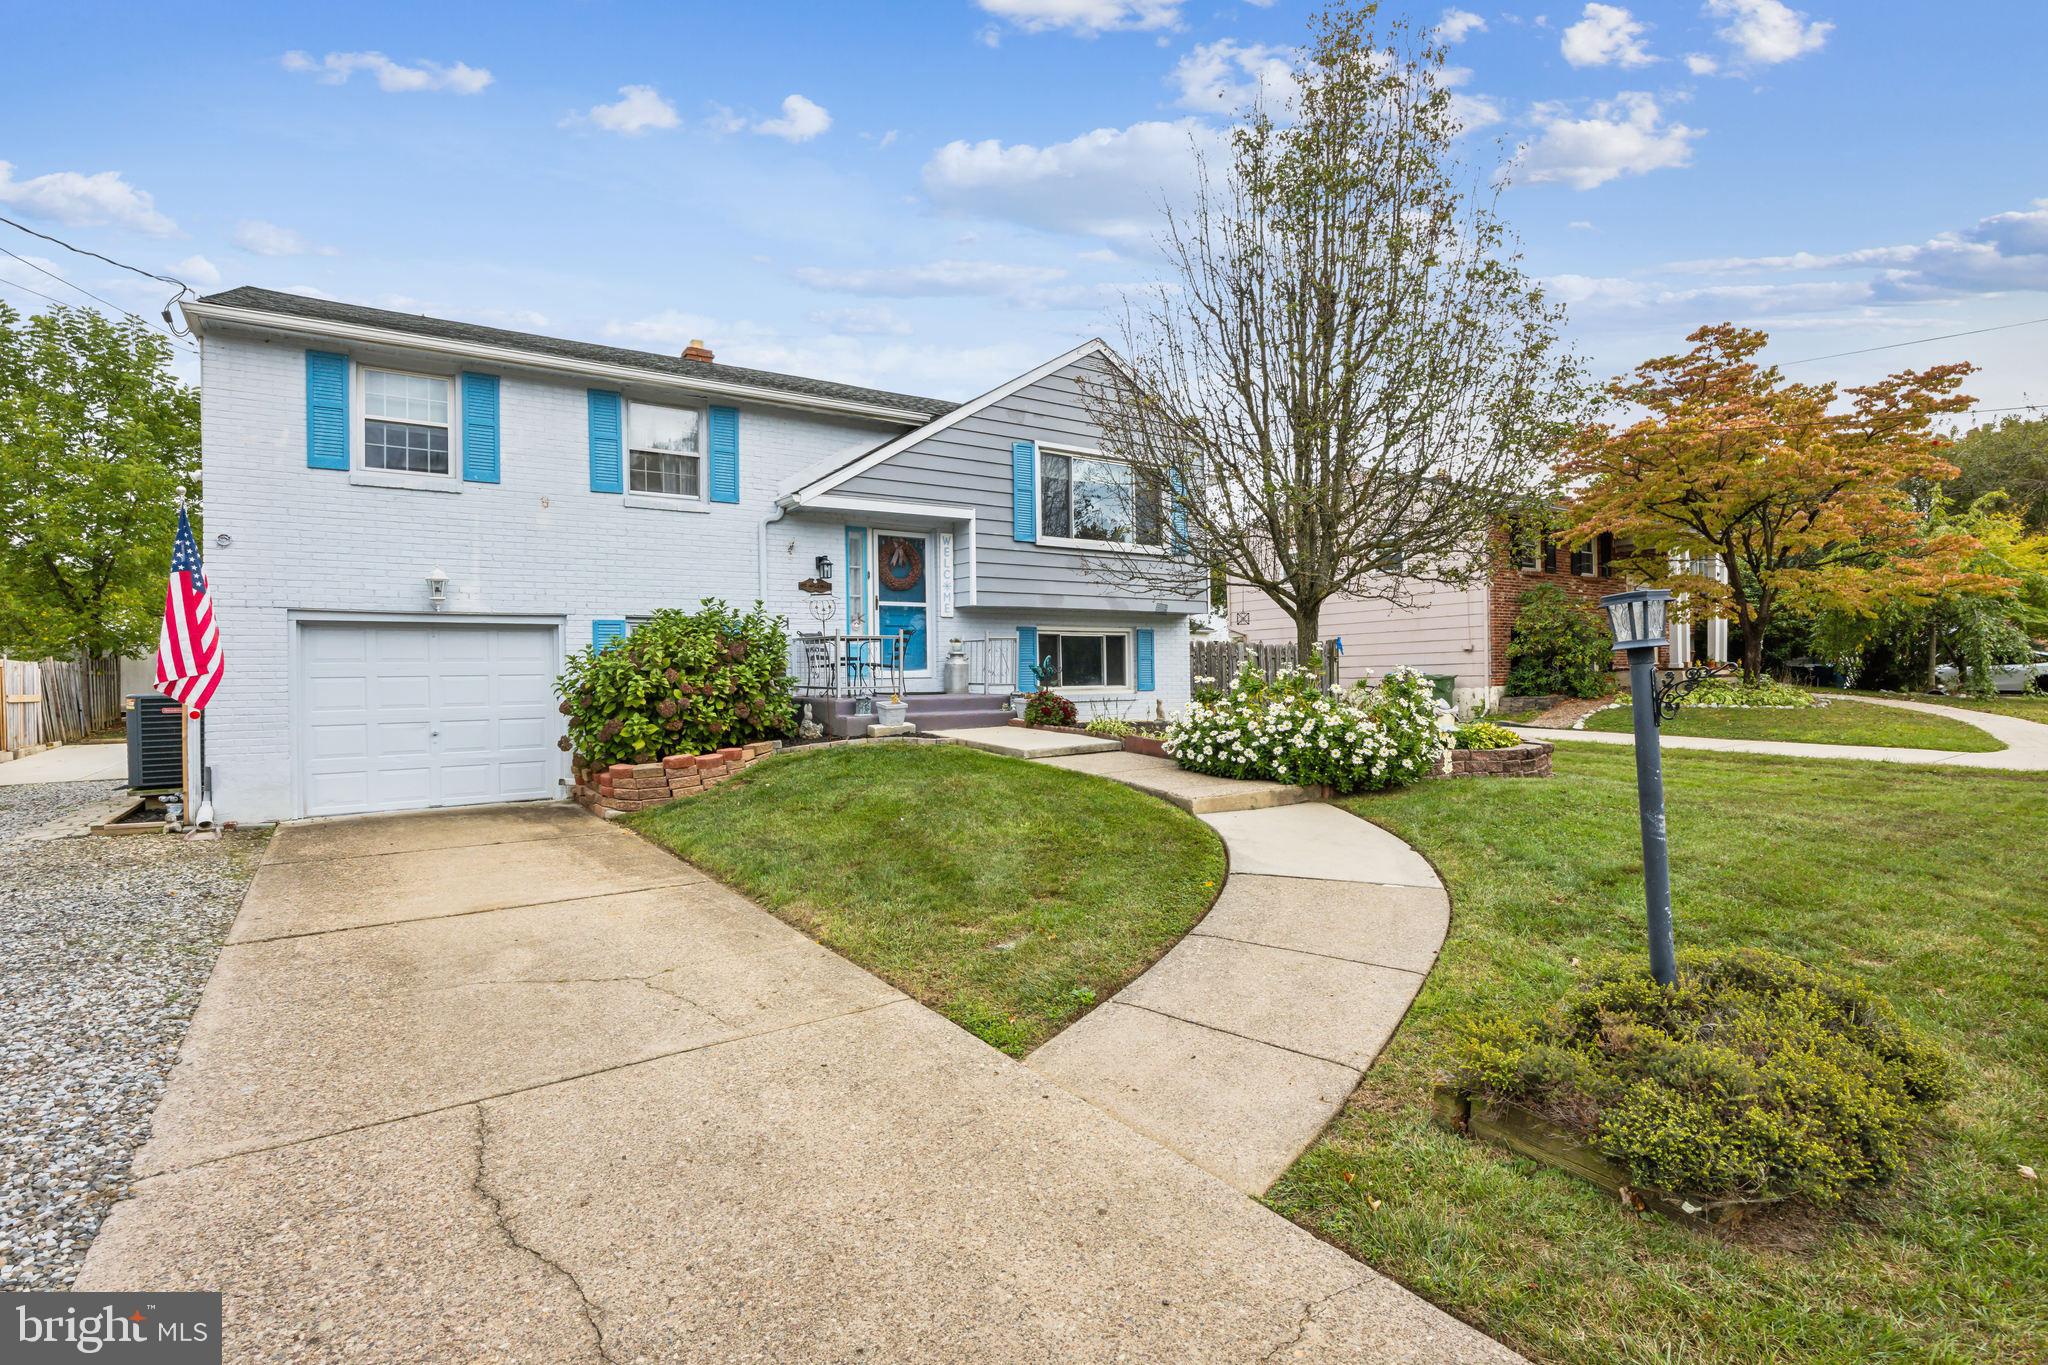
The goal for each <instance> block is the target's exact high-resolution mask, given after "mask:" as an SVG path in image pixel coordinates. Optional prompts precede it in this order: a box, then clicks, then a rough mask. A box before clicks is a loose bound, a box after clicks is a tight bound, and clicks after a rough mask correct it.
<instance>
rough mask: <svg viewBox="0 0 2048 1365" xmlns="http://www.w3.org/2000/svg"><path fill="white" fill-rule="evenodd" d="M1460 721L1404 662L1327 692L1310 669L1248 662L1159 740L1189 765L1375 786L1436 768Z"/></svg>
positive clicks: (1312, 782)
mask: <svg viewBox="0 0 2048 1365" xmlns="http://www.w3.org/2000/svg"><path fill="white" fill-rule="evenodd" d="M1456 728H1457V722H1456V720H1455V719H1454V718H1453V716H1452V715H1451V711H1450V708H1449V707H1447V706H1445V705H1444V704H1443V703H1442V702H1440V701H1439V700H1437V698H1436V695H1435V693H1434V692H1433V691H1432V690H1431V688H1430V685H1429V683H1428V682H1427V681H1425V680H1424V679H1423V677H1422V675H1421V674H1419V673H1416V672H1414V671H1413V670H1410V669H1395V670H1393V671H1391V672H1389V673H1388V674H1387V675H1386V676H1385V678H1383V679H1382V680H1381V682H1380V685H1379V686H1378V687H1376V688H1367V687H1364V686H1363V685H1361V686H1359V687H1354V688H1352V689H1350V690H1348V691H1344V692H1333V693H1325V692H1323V691H1322V690H1321V688H1320V686H1319V684H1318V682H1317V679H1316V677H1315V676H1314V675H1313V674H1312V673H1310V672H1308V671H1306V670H1302V669H1290V670H1284V671H1282V672H1281V673H1280V674H1279V675H1278V676H1277V677H1276V678H1274V679H1273V680H1272V681H1271V682H1268V681H1267V680H1266V679H1265V678H1264V677H1262V676H1261V675H1260V674H1259V673H1258V672H1257V671H1256V670H1254V669H1251V668H1247V669H1246V670H1245V671H1244V672H1242V673H1240V674H1238V676H1237V678H1236V680H1235V681H1234V682H1232V683H1231V685H1230V689H1229V691H1227V692H1225V693H1224V694H1222V695H1221V696H1220V697H1216V698H1214V699H1211V700H1197V701H1195V702H1193V703H1191V704H1190V705H1189V706H1188V709H1187V710H1186V711H1185V712H1183V713H1182V715H1181V716H1180V718H1179V719H1178V720H1176V721H1175V722H1174V723H1173V724H1172V725H1171V726H1169V727H1168V728H1167V732H1166V742H1165V749H1166V753H1167V754H1168V756H1169V757H1171V758H1172V759H1173V760H1174V762H1176V763H1178V764H1179V765H1180V766H1181V767H1183V768H1186V769H1188V770H1189V771H1191V772H1199V773H1209V774H1212V775H1213V776H1217V777H1237V778H1254V779H1263V780H1266V781H1272V782H1291V783H1295V784H1297V785H1300V786H1324V787H1329V788H1331V789H1332V790H1333V791H1338V792H1357V791H1374V790H1377V789H1379V788H1382V787H1392V786H1398V785H1400V784H1402V783H1405V782H1414V781H1417V780H1419V779H1421V778H1424V777H1428V776H1429V775H1430V774H1432V773H1434V772H1436V771H1437V770H1438V769H1440V768H1441V767H1442V766H1443V763H1444V756H1445V754H1446V753H1448V752H1449V751H1450V748H1451V736H1452V734H1453V732H1454V731H1455V730H1456Z"/></svg>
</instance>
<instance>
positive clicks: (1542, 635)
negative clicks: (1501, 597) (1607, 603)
mask: <svg viewBox="0 0 2048 1365" xmlns="http://www.w3.org/2000/svg"><path fill="white" fill-rule="evenodd" d="M1613 661H1614V642H1613V638H1612V637H1611V636H1610V635H1609V634H1608V632H1607V625H1606V623H1605V622H1604V621H1603V620H1602V619H1601V616H1600V614H1599V612H1597V611H1595V610H1594V609H1593V608H1592V607H1589V606H1584V605H1581V604H1580V603H1577V602H1574V601H1572V599H1571V598H1570V597H1568V596H1566V595H1565V591H1564V589H1563V588H1560V587H1557V586H1555V585H1554V584H1550V583H1543V584H1539V585H1537V586H1536V587H1533V588H1531V589H1529V591H1527V592H1525V593H1523V594H1522V596H1521V600H1520V601H1519V602H1517V603H1516V605H1515V624H1514V627H1513V629H1512V630H1511V632H1510V633H1509V636H1508V691H1509V692H1511V693H1513V694H1514V695H1516V696H1521V697H1547V696H1552V695H1555V696H1563V697H1601V696H1605V695H1606V694H1607V693H1609V692H1611V691H1612V690H1613V689H1614V683H1613V679H1612V676H1611V667H1612V664H1613Z"/></svg>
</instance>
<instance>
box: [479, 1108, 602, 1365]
mask: <svg viewBox="0 0 2048 1365" xmlns="http://www.w3.org/2000/svg"><path fill="white" fill-rule="evenodd" d="M471 1108H472V1109H473V1110H474V1111H475V1113H476V1174H475V1175H474V1176H473V1177H471V1179H470V1182H469V1187H470V1189H471V1191H473V1192H474V1193H475V1195H476V1197H477V1198H478V1199H480V1200H482V1201H483V1202H484V1205H485V1206H486V1207H487V1208H489V1209H490V1213H491V1223H492V1225H493V1226H495V1227H496V1228H497V1229H498V1232H499V1234H500V1235H502V1236H503V1237H504V1239H505V1244H506V1245H507V1246H510V1247H512V1248H513V1249H514V1250H516V1251H523V1252H525V1253H526V1254H527V1255H529V1256H531V1257H533V1259H534V1260H536V1261H538V1262H540V1263H541V1264H542V1265H544V1266H546V1267H547V1268H548V1269H549V1270H552V1271H554V1272H555V1274H557V1275H559V1276H561V1277H562V1279H564V1280H565V1281H567V1282H568V1285H569V1288H570V1289H572V1290H574V1291H575V1294H576V1302H577V1304H578V1306H579V1309H580V1311H581V1312H582V1314H583V1321H584V1322H585V1324H587V1325H588V1326H589V1328H590V1334H591V1338H592V1340H593V1341H594V1342H595V1343H596V1346H597V1358H598V1359H599V1360H602V1361H605V1362H607V1365H609V1362H610V1361H611V1359H612V1355H611V1349H610V1347H609V1346H607V1345H606V1343H605V1339H604V1324H603V1323H602V1322H600V1321H599V1318H600V1316H601V1314H602V1311H603V1310H601V1309H600V1308H599V1307H598V1306H597V1305H596V1304H595V1303H593V1302H592V1301H591V1298H590V1295H589V1294H588V1293H586V1292H584V1288H583V1281H581V1280H579V1279H578V1278H576V1273H575V1272H574V1271H572V1270H570V1269H569V1268H568V1267H567V1266H565V1265H563V1264H562V1263H561V1262H560V1261H557V1260H556V1259H554V1258H553V1257H552V1256H549V1255H548V1254H547V1253H546V1252H544V1251H542V1250H541V1249H540V1248H539V1247H536V1246H534V1245H533V1244H532V1243H530V1242H525V1241H521V1240H520V1237H519V1234H518V1233H517V1232H515V1231H513V1228H512V1221H513V1220H512V1216H511V1215H509V1214H507V1213H506V1212H505V1202H504V1201H503V1200H502V1199H500V1198H499V1197H498V1196H497V1195H495V1194H493V1193H491V1189H490V1186H489V1184H488V1178H489V1169H490V1130H491V1123H490V1118H489V1116H488V1115H486V1114H485V1113H484V1107H483V1106H482V1105H481V1104H478V1105H472V1106H471Z"/></svg>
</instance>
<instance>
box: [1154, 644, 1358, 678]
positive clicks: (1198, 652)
mask: <svg viewBox="0 0 2048 1365" xmlns="http://www.w3.org/2000/svg"><path fill="white" fill-rule="evenodd" d="M1336 646H1337V642H1336V641H1335V640H1325V641H1323V645H1322V652H1323V670H1322V672H1323V686H1325V687H1335V686H1336V685H1337V665H1338V662H1339V655H1338V653H1337V647H1336ZM1247 659H1249V660H1250V661H1251V663H1252V666H1253V667H1254V668H1256V669H1258V670H1259V672H1261V673H1263V674H1265V675H1266V680H1267V681H1268V682H1270V681H1272V679H1273V675H1274V674H1276V673H1278V672H1279V671H1280V670H1281V669H1283V668H1297V667H1299V666H1300V665H1301V649H1300V647H1299V646H1297V645H1291V644H1287V645H1266V644H1258V643H1256V642H1253V641H1250V640H1190V641H1188V667H1189V670H1190V673H1191V675H1192V676H1193V677H1195V678H1196V679H1198V680H1199V679H1202V678H1208V679H1210V680H1211V681H1212V682H1213V683H1214V684H1215V685H1216V686H1218V687H1227V686H1229V685H1230V680H1231V679H1232V678H1234V677H1236V676H1237V674H1238V670H1239V669H1241V668H1243V667H1244V665H1245V661H1246V660H1247ZM1196 685H1197V686H1200V683H1199V681H1198V682H1197V684H1196Z"/></svg>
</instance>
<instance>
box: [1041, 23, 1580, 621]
mask: <svg viewBox="0 0 2048 1365" xmlns="http://www.w3.org/2000/svg"><path fill="white" fill-rule="evenodd" d="M1375 8H1376V7H1375V6H1372V5H1369V4H1368V5H1363V6H1350V5H1343V4H1339V5H1337V6H1336V7H1334V8H1332V9H1330V10H1329V11H1327V12H1325V13H1324V14H1322V15H1320V16H1319V17H1318V18H1317V19H1316V20H1315V21H1314V22H1313V25H1312V28H1311V35H1310V42H1309V44H1308V45H1307V46H1306V47H1305V48H1303V49H1302V50H1301V51H1300V52H1299V53H1298V54H1297V57H1296V62H1295V79H1296V82H1297V85H1298V90H1297V91H1296V92H1295V93H1294V94H1293V96H1292V98H1291V99H1288V100H1285V101H1284V103H1285V104H1286V105H1287V106H1289V107H1285V108H1280V109H1278V110H1277V112H1276V110H1275V109H1273V108H1269V107H1267V106H1268V101H1267V100H1266V99H1265V98H1263V97H1262V99H1261V101H1260V102H1258V103H1257V104H1255V105H1254V107H1252V108H1250V109H1248V110H1246V111H1244V113H1243V115H1242V118H1241V121H1240V122H1239V124H1238V126H1237V127H1235V128H1234V129H1233V131H1232V135H1231V143H1230V147H1231V150H1230V156H1229V164H1228V166H1227V168H1224V169H1223V170H1222V171H1221V172H1220V173H1218V172H1216V171H1215V170H1213V169H1212V168H1211V167H1209V166H1206V165H1205V166H1204V167H1203V168H1202V174H1201V175H1200V177H1199V178H1198V184H1197V187H1196V190H1195V192H1194V194H1193V198H1192V202H1191V203H1190V204H1189V205H1187V206H1186V207H1183V208H1179V209H1174V208H1169V209H1167V211H1166V224H1165V228H1164V231H1163V233H1162V235H1161V239H1160V246H1161V249H1162V251H1163V253H1164V255H1165V257H1166V261H1167V270H1166V278H1164V279H1163V280H1162V281H1160V283H1159V285H1158V287H1156V288H1154V289H1152V290H1149V291H1147V292H1146V293H1145V294H1143V295H1142V296H1140V297H1139V298H1138V299H1137V300H1136V301H1134V302H1133V303H1132V304H1131V305H1130V306H1129V308H1128V309H1127V311H1126V313H1125V317H1124V326H1123V334H1122V339H1121V340H1122V344H1121V348H1120V349H1121V350H1122V353H1123V357H1124V364H1123V365H1121V366H1117V365H1108V366H1105V367H1103V369H1102V370H1101V371H1100V372H1099V374H1098V376H1097V378H1095V379H1094V380H1091V381H1088V382H1084V384H1083V385H1082V390H1083V394H1084V398H1085V401H1086V402H1087V404H1088V406H1089V408H1090V412H1091V415H1092V416H1093V417H1094V418H1095V420H1096V422H1097V423H1098V425H1099V426H1100V428H1101V430H1102V434H1103V442H1104V451H1103V453H1104V454H1105V455H1106V456H1108V457H1110V458H1111V459H1113V460H1115V461H1120V462H1122V464H1123V465H1126V466H1128V467H1129V469H1130V471H1131V473H1130V474H1129V475H1127V476H1124V482H1123V484H1122V485H1121V486H1122V487H1123V488H1125V489H1127V490H1128V493H1129V496H1130V497H1131V498H1132V500H1133V501H1134V502H1135V504H1136V506H1135V509H1134V510H1133V512H1132V513H1131V514H1129V515H1128V516H1127V517H1125V518H1124V519H1123V525H1125V526H1128V527H1131V528H1134V529H1141V528H1143V527H1144V526H1146V525H1147V524H1148V523H1149V525H1151V526H1153V527H1159V528H1161V529H1160V531H1159V532H1158V534H1156V535H1155V536H1154V537H1153V540H1154V541H1155V543H1158V544H1159V545H1160V547H1161V548H1172V549H1175V550H1179V551H1182V552H1183V553H1179V554H1158V553H1143V552H1137V551H1119V552H1113V553H1105V554H1100V555H1097V556H1094V557H1093V559H1092V560H1091V572H1094V573H1096V574H1098V575H1101V576H1105V577H1109V578H1112V579H1114V580H1116V581H1118V582H1120V583H1123V584H1125V585H1128V586H1130V587H1131V588H1132V589H1133V590H1135V591H1140V592H1145V593H1149V594H1153V595H1160V596H1165V595H1169V594H1170V595H1173V596H1178V597H1183V598H1185V597H1193V596H1204V595H1206V592H1207V587H1206V584H1207V578H1208V575H1209V574H1210V573H1211V572H1213V571H1216V570H1219V569H1220V570H1221V572H1223V573H1224V574H1226V575H1227V576H1228V577H1230V578H1231V579H1234V580H1237V581H1241V582H1244V583H1247V584H1250V585H1251V586H1252V587H1254V588H1257V589H1259V590H1260V591H1262V592H1264V593H1265V594H1266V595H1267V596H1268V597H1270V598H1272V599H1273V601H1274V602H1275V603H1277V604H1278V605H1279V606H1280V607H1281V608H1282V609H1284V610H1285V611H1286V612H1287V613H1288V615H1289V616H1290V617H1292V618H1293V620H1294V624H1295V632H1296V639H1297V641H1298V643H1299V644H1300V646H1301V648H1302V649H1303V650H1304V657H1306V653H1305V652H1306V651H1307V650H1309V649H1311V648H1313V647H1314V646H1315V645H1316V643H1317V641H1318V638H1319V627H1320V618H1321V615H1322V611H1323V606H1324V604H1325V603H1326V602H1328V601H1329V600H1330V599H1331V598H1332V597H1334V596H1337V595H1339V594H1350V595H1357V596H1363V597H1375V598H1382V599H1387V600H1393V601H1401V600H1404V599H1405V598H1406V596H1407V595H1408V594H1409V593H1410V592H1411V591H1412V588H1413V585H1414V584H1417V583H1451V584H1462V583H1466V582H1470V581H1472V580H1474V579H1475V578H1477V577H1478V576H1480V575H1483V574H1484V573H1485V572H1486V570H1487V568H1488V563H1489V552H1488V548H1487V547H1488V544H1489V538H1490V537H1491V536H1492V535H1493V534H1494V533H1495V532H1497V531H1498V529H1499V528H1500V527H1501V525H1502V524H1503V522H1504V521H1505V520H1506V519H1507V518H1509V517H1510V516H1512V515H1513V514H1515V513H1516V512H1517V511H1520V510H1523V509H1525V508H1527V507H1528V506H1530V505H1531V504H1532V503H1535V502H1537V501H1539V500H1541V499H1542V498H1543V497H1544V496H1546V494H1547V492H1548V490H1549V487H1550V481H1551V477H1552V476H1551V464H1552V461H1553V458H1554V457H1555V455H1556V454H1557V453H1558V452H1559V450H1560V448H1561V447H1562V445H1563V443H1564V441H1565V439H1566V437H1567V436H1568V434H1569V432H1570V430H1571V428H1572V426H1573V425H1574V423H1575V421H1576V420H1577V417H1578V416H1579V414H1580V413H1581V411H1582V410H1583V405H1584V401H1585V395H1586V387H1587V386H1586V384H1585V381H1584V377H1583V374H1582V371H1581V367H1580V365H1579V363H1578V362H1577V360H1576V359H1575V358H1574V357H1573V356H1572V355H1571V354H1570V353H1569V352H1568V351H1567V349H1566V348H1565V347H1564V346H1563V345H1562V344H1561V343H1560V341H1559V339H1558V329H1559V327H1560V325H1561V323H1562V320H1563V319H1562V312H1561V310H1560V309H1558V308H1557V307H1556V306H1554V305H1552V304H1551V303H1550V302H1549V301H1548V300H1547V299H1546V298H1545V297H1544V295H1543V293H1542V291H1541V290H1540V289H1539V288H1538V287H1537V286H1536V284H1535V283H1534V282H1533V281H1532V280H1530V279H1529V278H1528V277H1527V276H1526V275H1525V274H1524V272H1523V270H1522V268H1521V261H1520V256H1519V253H1518V250H1517V248H1516V246H1515V243H1514V240H1513V238H1512V235H1511V234H1510V232H1509V230H1508V228H1507V226H1506V224H1505V223H1504V222H1503V221H1502V219H1501V217H1500V216H1499V214H1498V212H1497V211H1496V205H1497V198H1498V194H1499V182H1498V181H1497V180H1496V181H1495V182H1494V183H1493V184H1492V185H1490V186H1489V185H1488V184H1487V183H1486V180H1485V177H1483V176H1477V175H1473V174H1471V173H1469V172H1468V171H1467V169H1466V168H1465V167H1464V166H1463V165H1462V164H1461V163H1460V161H1459V160H1458V157H1457V154H1456V149H1455V146H1454V144H1455V142H1456V140H1457V137H1458V134H1459V131H1460V125H1459V122H1458V119H1457V117H1456V114H1455V112H1454V110H1453V107H1452V98H1451V93H1450V91H1449V89H1448V88H1447V82H1446V81H1445V79H1444V73H1443V60H1444V53H1443V49H1442V48H1441V47H1440V46H1437V45H1435V44H1434V43H1433V42H1432V40H1431V39H1430V38H1429V37H1428V36H1427V35H1426V34H1417V33H1416V32H1415V31H1414V30H1413V29H1411V28H1410V27H1409V26H1408V25H1407V24H1406V23H1405V22H1395V23H1394V24H1392V25H1391V26H1390V27H1389V29H1388V31H1387V33H1386V35H1385V37H1384V39H1383V38H1382V37H1381V36H1379V35H1376V34H1375V33H1374V31H1373V27H1372V25H1373V21H1374V18H1375ZM1075 496H1076V499H1077V501H1076V505H1077V506H1078V505H1079V504H1078V491H1077V493H1076V495H1075ZM1136 538H1137V539H1138V540H1139V541H1140V542H1142V541H1143V539H1144V537H1143V535H1142V534H1140V535H1138V536H1137V537H1136Z"/></svg>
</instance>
